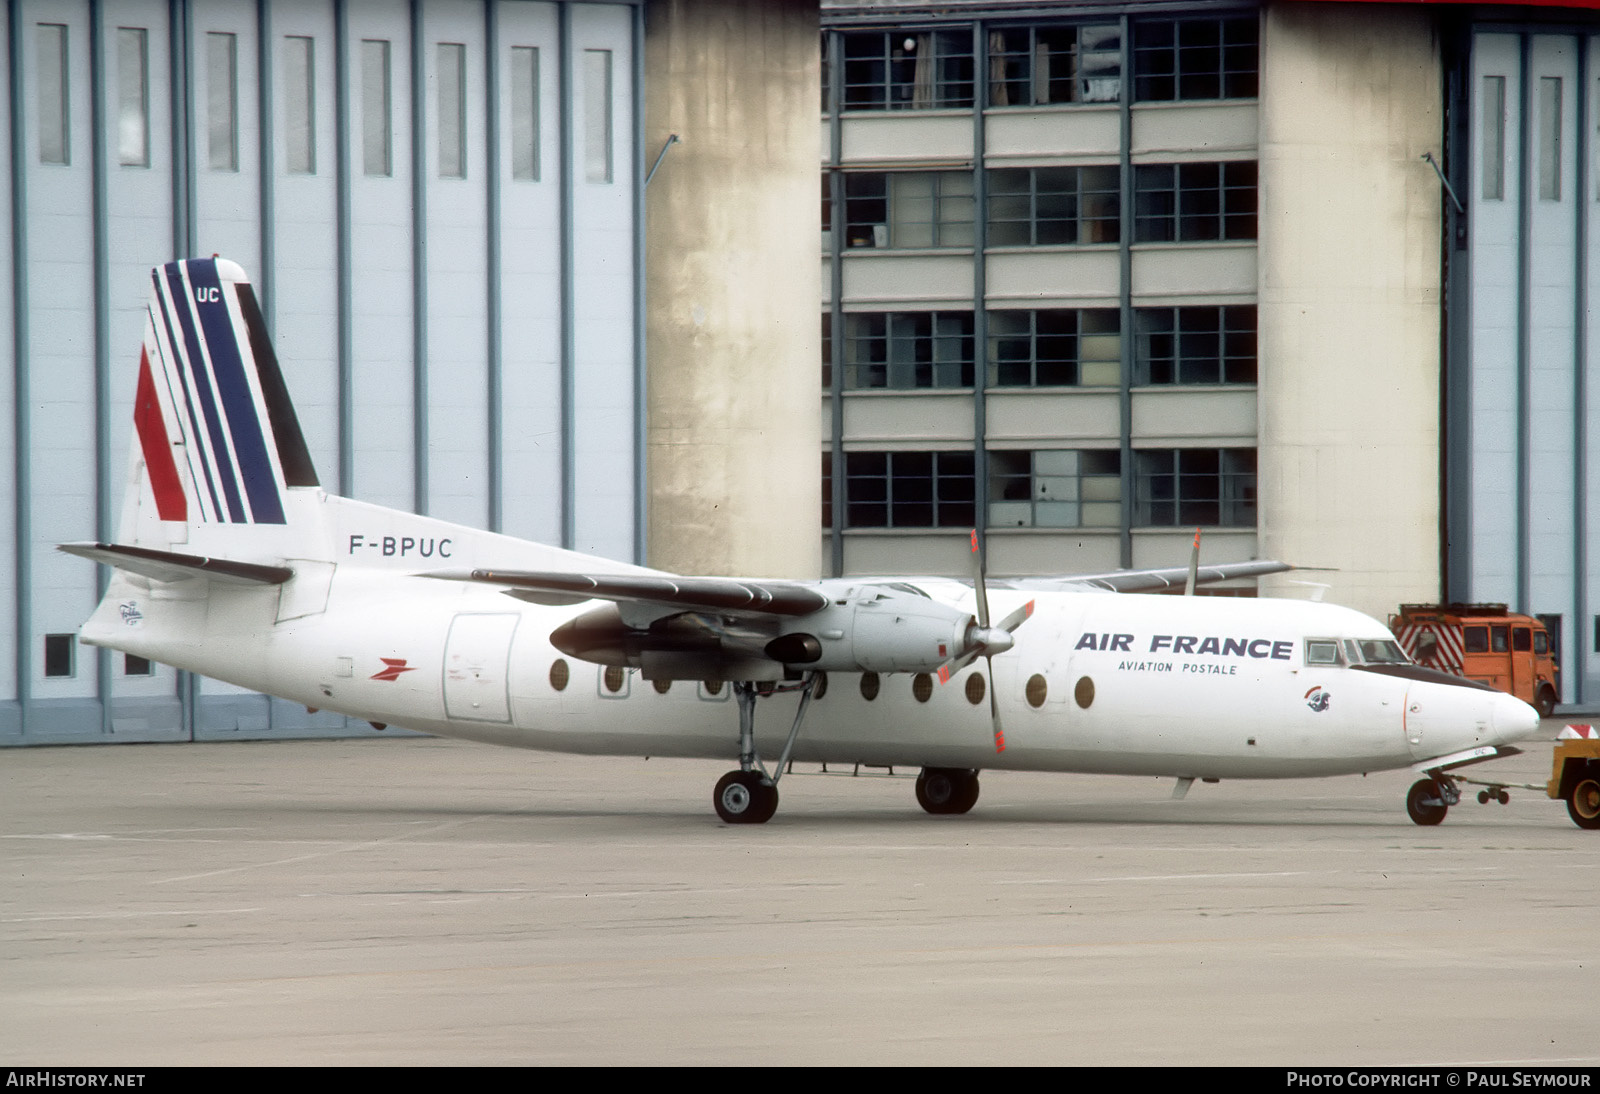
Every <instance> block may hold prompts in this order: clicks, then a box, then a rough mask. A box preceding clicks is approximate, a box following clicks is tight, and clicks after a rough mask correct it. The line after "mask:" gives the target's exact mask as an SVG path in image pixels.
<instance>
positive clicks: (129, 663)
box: [122, 653, 156, 676]
mask: <svg viewBox="0 0 1600 1094" xmlns="http://www.w3.org/2000/svg"><path fill="white" fill-rule="evenodd" d="M155 674H156V670H155V666H154V665H152V664H151V663H150V659H149V658H148V657H140V656H138V655H137V654H132V653H125V654H123V655H122V675H124V676H154V675H155Z"/></svg>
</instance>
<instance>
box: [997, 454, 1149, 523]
mask: <svg viewBox="0 0 1600 1094" xmlns="http://www.w3.org/2000/svg"><path fill="white" fill-rule="evenodd" d="M1121 526H1122V454H1121V453H1120V452H1118V451H1117V450H1116V449H1114V448H1113V449H1087V450H1084V451H1077V450H1073V449H1045V450H1041V451H1037V452H1009V451H996V452H990V453H989V527H991V528H1120V527H1121Z"/></svg>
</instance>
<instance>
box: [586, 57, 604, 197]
mask: <svg viewBox="0 0 1600 1094" xmlns="http://www.w3.org/2000/svg"><path fill="white" fill-rule="evenodd" d="M583 177H584V178H585V179H586V180H587V181H589V182H610V181H611V51H610V50H609V49H586V50H584V51H583Z"/></svg>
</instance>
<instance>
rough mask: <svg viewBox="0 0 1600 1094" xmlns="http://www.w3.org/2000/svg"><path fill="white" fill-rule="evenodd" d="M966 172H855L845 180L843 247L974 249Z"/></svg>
mask: <svg viewBox="0 0 1600 1094" xmlns="http://www.w3.org/2000/svg"><path fill="white" fill-rule="evenodd" d="M972 207H973V197H972V175H971V173H970V172H967V171H889V172H880V171H852V172H849V173H848V174H846V175H845V176H844V219H845V246H846V247H848V248H851V249H859V248H864V247H878V248H882V247H894V248H908V247H917V248H927V247H971V246H972V242H973V231H972Z"/></svg>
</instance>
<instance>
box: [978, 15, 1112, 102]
mask: <svg viewBox="0 0 1600 1094" xmlns="http://www.w3.org/2000/svg"><path fill="white" fill-rule="evenodd" d="M1121 96H1122V32H1121V30H1120V29H1119V28H1118V26H1117V25H1116V24H1115V23H1110V24H1102V25H1096V26H1078V27H1075V26H1049V27H1005V28H1003V29H1000V30H991V31H990V32H989V105H990V106H1044V105H1046V104H1049V103H1114V102H1116V101H1117V100H1118V99H1119V98H1121Z"/></svg>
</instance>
